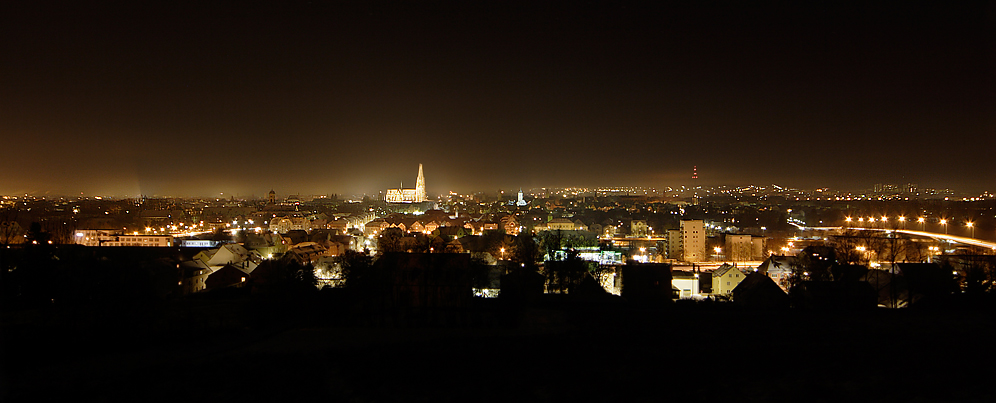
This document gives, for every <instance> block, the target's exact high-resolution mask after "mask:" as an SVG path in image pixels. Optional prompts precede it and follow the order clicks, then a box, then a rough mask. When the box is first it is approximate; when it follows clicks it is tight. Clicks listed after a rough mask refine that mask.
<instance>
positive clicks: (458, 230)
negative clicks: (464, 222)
mask: <svg viewBox="0 0 996 403" xmlns="http://www.w3.org/2000/svg"><path fill="white" fill-rule="evenodd" d="M432 233H433V234H435V235H445V236H449V237H453V238H460V237H463V236H466V235H468V234H470V230H468V229H467V228H464V227H463V226H459V227H450V226H445V227H439V228H436V230H435V231H433V232H432Z"/></svg>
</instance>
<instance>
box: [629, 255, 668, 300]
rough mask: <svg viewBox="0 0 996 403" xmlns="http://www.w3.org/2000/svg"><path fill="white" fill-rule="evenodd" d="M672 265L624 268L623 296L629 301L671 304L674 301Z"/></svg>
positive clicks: (632, 264)
mask: <svg viewBox="0 0 996 403" xmlns="http://www.w3.org/2000/svg"><path fill="white" fill-rule="evenodd" d="M672 288H675V287H673V285H672V284H671V265H669V264H666V263H636V262H634V261H629V262H627V264H626V265H625V266H623V267H622V291H621V295H622V297H623V298H625V299H626V300H627V301H630V302H634V303H638V304H642V303H659V302H670V301H671V299H672Z"/></svg>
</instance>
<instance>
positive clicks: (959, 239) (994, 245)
mask: <svg viewBox="0 0 996 403" xmlns="http://www.w3.org/2000/svg"><path fill="white" fill-rule="evenodd" d="M789 224H792V225H794V226H795V227H797V228H799V229H801V230H815V231H840V230H843V229H844V227H805V226H802V225H798V224H795V223H789ZM847 229H853V230H859V231H885V232H898V233H902V234H909V235H916V236H922V237H927V238H933V239H943V240H946V241H948V242H952V243H960V244H964V245H972V246H978V247H982V248H989V249H992V250H996V242H989V241H983V240H980V239H975V238H966V237H963V236H954V235H948V234H938V233H936V232H927V231H914V230H907V229H884V228H858V227H847Z"/></svg>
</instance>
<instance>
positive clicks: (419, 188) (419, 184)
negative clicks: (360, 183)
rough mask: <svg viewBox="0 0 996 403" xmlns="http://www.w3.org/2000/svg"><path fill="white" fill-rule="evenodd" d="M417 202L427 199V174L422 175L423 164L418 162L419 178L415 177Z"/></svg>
mask: <svg viewBox="0 0 996 403" xmlns="http://www.w3.org/2000/svg"><path fill="white" fill-rule="evenodd" d="M415 199H416V203H421V202H424V201H425V176H423V175H422V164H418V179H415Z"/></svg>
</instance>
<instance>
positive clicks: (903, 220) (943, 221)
mask: <svg viewBox="0 0 996 403" xmlns="http://www.w3.org/2000/svg"><path fill="white" fill-rule="evenodd" d="M898 220H899V222H900V223H901V224H902V226H903V229H906V217H904V216H899V217H898ZM854 221H855V220H854V219H853V218H851V217H845V218H844V222H846V223H848V225H850V223H852V222H854ZM857 222H858V223H859V225H863V224H864V222H865V218H864V217H858V219H857ZM867 222H868V223H869V224H871V223H874V222H876V220H875V217H868V220H867ZM878 222H881V223H882V226H883V228H884V227H885V225H886V223H888V222H889V217H888V216H882V219H881V220H878ZM916 222H918V223H920V231H925V229H924V228H925V227H926V222H927V220H926V219H925V218H924V217H918V218H917V219H916ZM938 223H939V224H941V225H943V226H944V235H947V234H948V220H947V219H945V218H942V219H940V220H939V221H938ZM965 226H966V227H968V228H969V229H971V230H972V238H975V223H973V222H971V221H968V222H966V223H965Z"/></svg>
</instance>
